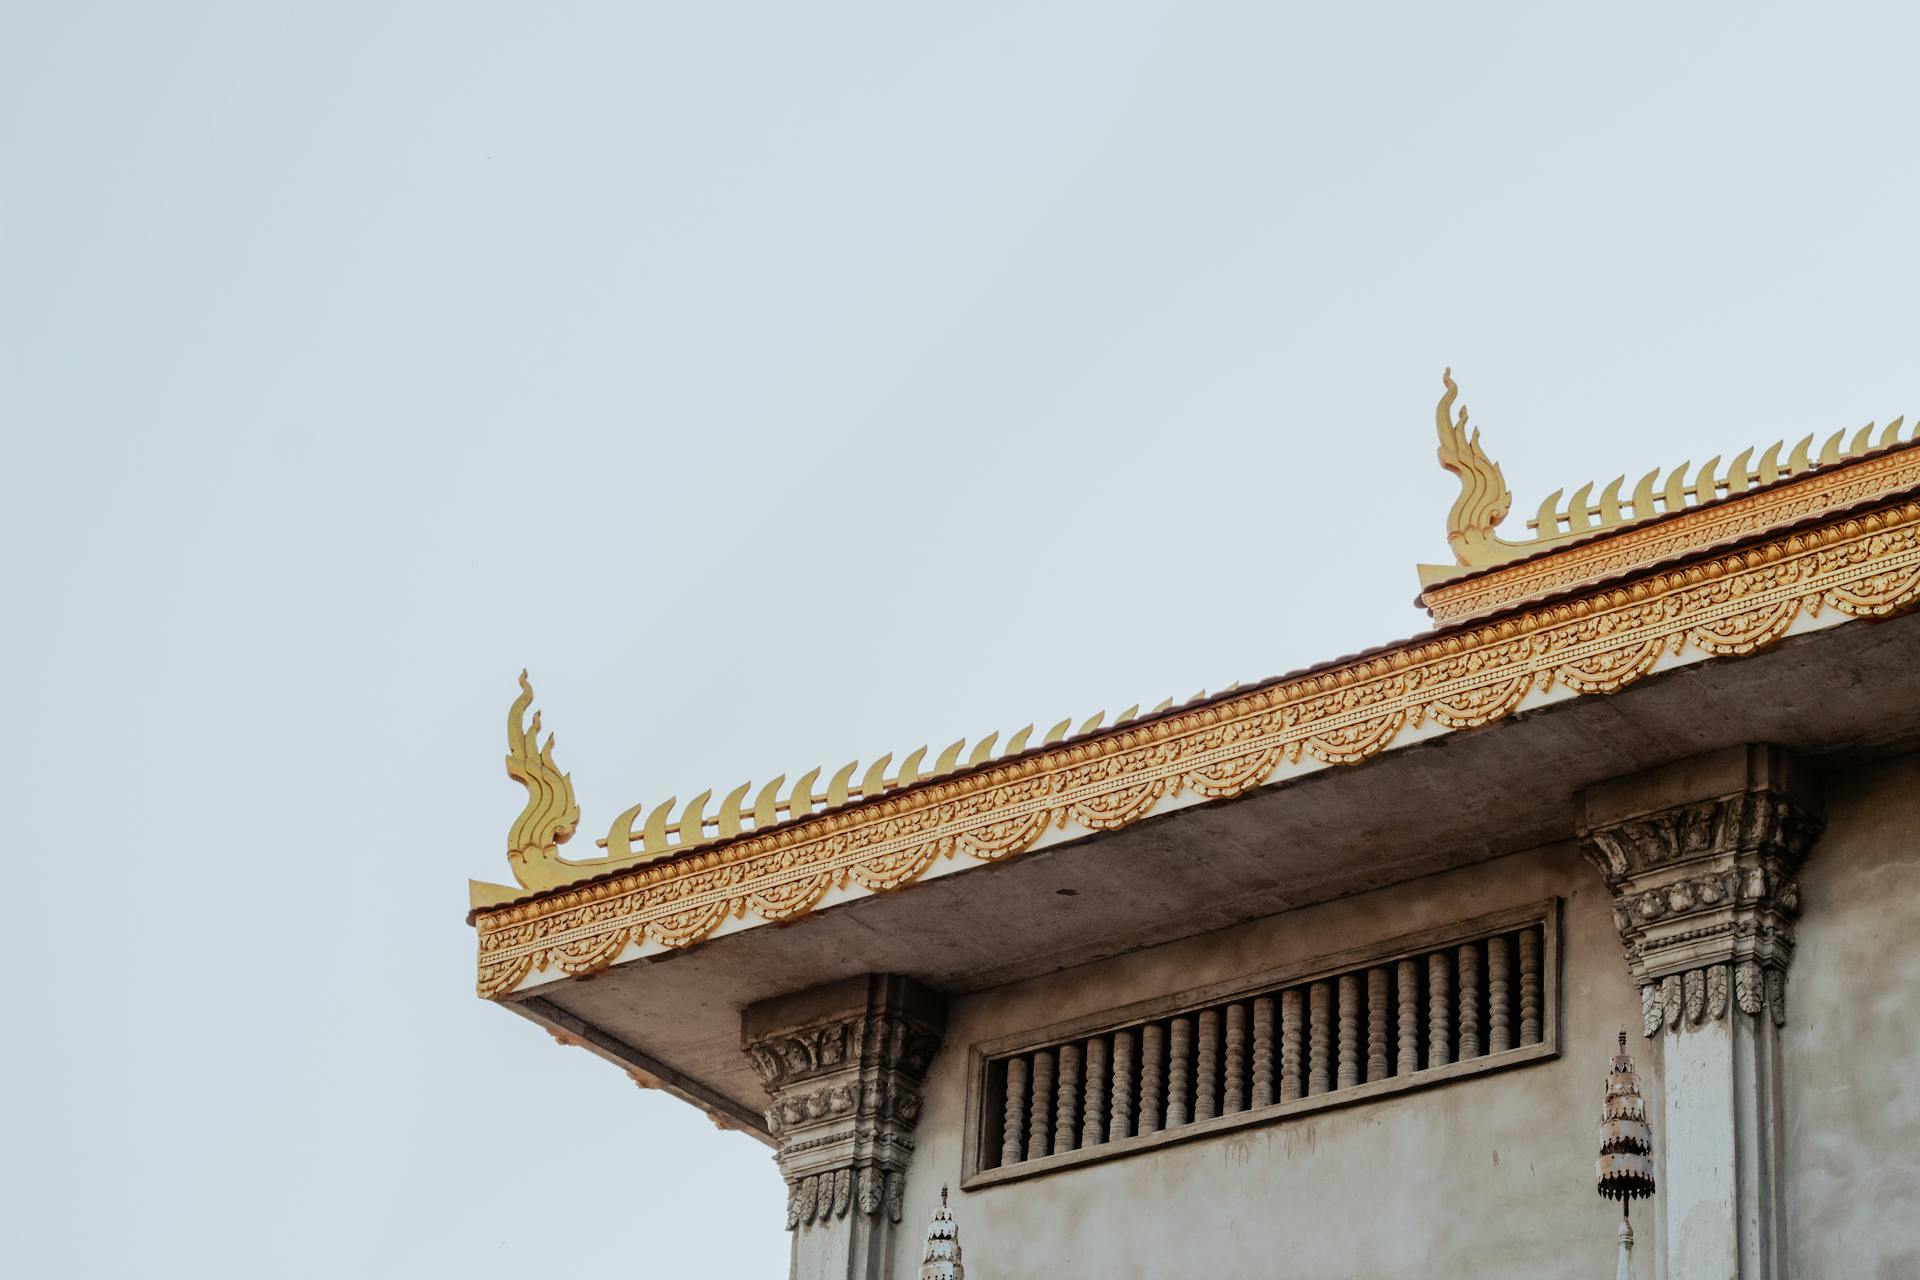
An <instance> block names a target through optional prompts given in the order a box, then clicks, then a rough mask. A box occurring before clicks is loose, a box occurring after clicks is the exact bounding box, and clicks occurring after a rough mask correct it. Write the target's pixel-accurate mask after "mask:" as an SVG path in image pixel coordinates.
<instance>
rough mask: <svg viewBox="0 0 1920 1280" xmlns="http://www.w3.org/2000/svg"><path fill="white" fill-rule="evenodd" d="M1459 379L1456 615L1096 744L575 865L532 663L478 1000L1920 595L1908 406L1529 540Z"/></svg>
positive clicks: (867, 781) (573, 807)
mask: <svg viewBox="0 0 1920 1280" xmlns="http://www.w3.org/2000/svg"><path fill="white" fill-rule="evenodd" d="M1456 395H1457V390H1456V388H1455V386H1454V384H1453V381H1452V378H1451V375H1449V376H1448V377H1447V378H1446V395H1445V396H1444V397H1443V398H1442V400H1441V402H1440V409H1439V412H1438V415H1437V416H1438V420H1439V425H1440V442H1441V451H1440V458H1441V462H1442V465H1444V466H1446V467H1447V468H1448V469H1449V470H1451V471H1454V472H1455V473H1456V474H1457V475H1459V476H1460V481H1461V496H1460V499H1459V500H1458V501H1457V502H1456V503H1455V504H1454V507H1453V511H1452V514H1451V516H1450V518H1449V528H1448V534H1449V541H1451V542H1452V543H1453V545H1454V547H1455V551H1456V555H1457V556H1458V557H1459V558H1460V559H1461V561H1462V563H1461V564H1460V565H1459V566H1456V567H1455V568H1452V569H1447V570H1440V571H1436V572H1435V573H1434V574H1433V576H1432V577H1431V578H1430V584H1431V585H1429V586H1428V588H1427V590H1426V591H1425V592H1424V593H1423V596H1422V600H1423V602H1424V603H1426V605H1427V606H1428V608H1429V609H1430V610H1431V611H1432V612H1433V614H1434V618H1435V620H1436V622H1439V623H1440V624H1441V625H1442V626H1443V627H1445V628H1446V629H1445V630H1442V631H1438V632H1434V633H1431V634H1429V635H1427V636H1424V637H1419V638H1416V639H1414V640H1410V641H1406V642H1403V643H1400V644H1396V645H1391V646H1387V647H1385V648H1382V649H1380V650H1377V651H1374V652H1371V653H1369V654H1365V655H1361V656H1359V657H1356V658H1351V659H1345V660H1342V661H1339V662H1336V663H1330V664H1327V665H1324V666H1322V667H1318V668H1314V669H1310V670H1307V671H1303V672H1300V673H1297V674H1295V675H1292V676H1287V677H1280V678H1276V679H1273V680H1269V681H1265V682H1262V683H1259V684H1256V685H1253V686H1251V687H1248V688H1245V689H1229V690H1227V691H1225V692H1223V693H1221V694H1217V695H1215V696H1213V697H1212V698H1206V697H1204V696H1199V697H1196V698H1195V699H1194V700H1192V701H1190V702H1188V703H1186V704H1184V705H1182V706H1179V707H1173V706H1171V705H1170V704H1167V703H1163V704H1162V705H1161V706H1160V707H1156V708H1154V709H1153V710H1152V711H1150V712H1148V713H1146V714H1144V715H1141V714H1138V713H1137V708H1128V710H1127V711H1126V712H1123V713H1122V714H1121V716H1119V717H1118V718H1117V719H1116V720H1115V721H1113V722H1112V723H1107V722H1106V721H1105V719H1104V717H1100V716H1096V717H1093V718H1091V719H1089V720H1087V721H1084V722H1082V723H1081V724H1080V725H1079V727H1078V729H1077V730H1075V731H1074V732H1073V735H1072V736H1071V737H1069V736H1068V732H1069V729H1071V728H1072V722H1071V721H1061V722H1060V723H1059V724H1057V725H1055V726H1054V727H1053V728H1052V729H1051V730H1049V731H1048V732H1047V733H1046V734H1044V735H1042V740H1041V741H1040V742H1039V743H1038V744H1036V745H1032V746H1030V745H1029V743H1030V742H1031V739H1032V735H1033V730H1032V728H1031V727H1029V728H1027V729H1023V730H1021V731H1020V732H1018V733H1016V734H1014V735H1013V736H1012V737H1011V738H1009V739H1008V740H1007V741H1006V743H1005V745H1004V746H1001V745H1000V743H999V738H998V735H989V736H988V737H987V738H985V739H983V740H981V742H979V743H978V744H976V745H975V746H974V747H973V749H972V750H971V751H968V750H967V749H966V744H965V743H964V742H961V743H955V744H953V745H952V746H950V747H948V748H947V749H946V750H945V751H943V752H942V753H941V754H940V755H939V757H938V758H937V759H936V760H935V761H934V763H933V764H932V765H931V766H930V767H924V761H925V754H926V750H925V748H922V749H920V750H918V751H915V752H912V753H910V754H909V755H908V756H906V757H905V758H904V759H903V760H902V761H901V763H900V765H899V766H898V767H897V768H894V767H893V766H892V757H891V756H882V757H881V758H880V759H879V760H878V761H875V762H874V763H873V764H871V765H869V766H867V767H866V769H865V770H864V771H863V770H861V769H860V767H859V766H858V765H856V764H848V765H845V766H843V767H842V768H841V769H839V770H838V771H836V772H835V773H834V774H833V775H832V777H831V778H829V780H828V782H827V784H826V786H825V787H824V788H821V787H820V786H819V784H818V779H819V777H820V775H821V773H822V772H823V771H822V770H819V769H814V770H811V771H809V772H808V773H806V774H805V775H803V776H802V777H801V778H800V779H799V780H798V781H797V782H795V783H794V784H793V786H792V787H787V786H786V785H785V781H784V778H776V779H775V780H774V781H773V782H771V783H768V784H766V785H765V786H763V787H761V788H760V789H759V790H758V792H757V793H755V792H754V790H753V788H752V787H751V786H750V785H746V784H743V785H741V786H738V787H736V788H734V789H733V790H732V791H730V792H729V793H728V794H727V795H726V797H725V798H724V799H723V800H722V801H721V802H720V805H719V807H718V809H717V811H715V812H713V813H709V812H708V805H709V803H710V801H711V797H712V794H713V793H712V792H711V791H708V792H703V793H701V795H699V796H697V797H696V798H695V799H694V800H693V801H692V802H691V803H689V804H688V805H686V806H685V807H684V808H681V809H680V810H679V816H678V817H677V818H675V817H674V812H675V808H676V804H677V802H676V801H673V800H669V801H667V802H665V803H663V804H658V805H654V806H651V807H649V806H646V805H635V806H633V807H632V808H629V809H627V810H625V811H624V812H622V813H621V814H620V815H619V816H618V817H617V818H615V820H614V822H613V826H612V829H611V830H610V831H609V833H608V836H607V838H606V839H605V840H603V841H601V844H602V846H603V847H604V848H605V849H606V850H607V853H606V855H605V856H603V857H601V858H596V859H591V860H584V861H570V860H567V859H563V858H561V857H560V855H559V846H560V845H561V844H563V843H565V842H566V840H567V839H568V838H569V837H570V836H571V835H572V834H573V831H574V828H575V826H576V824H577V823H578V821H579V807H578V805H577V804H576V802H575V800H574V795H573V786H572V783H571V781H570V780H569V778H568V777H567V775H565V774H564V773H561V772H560V771H559V769H558V768H557V767H556V766H555V764H554V761H553V742H552V738H551V736H549V738H548V740H547V742H546V743H545V745H543V746H542V745H539V744H538V734H539V716H538V715H537V714H536V715H535V716H534V719H533V722H532V725H531V726H526V725H525V721H524V717H525V715H526V713H527V711H528V710H529V709H530V707H531V706H532V700H533V694H532V687H531V685H530V684H529V683H528V682H527V679H526V676H525V674H524V673H523V674H522V676H521V693H520V696H519V698H517V699H516V700H515V701H514V704H513V709H512V711H511V713H510V715H509V717H508V727H507V738H508V747H509V754H508V756H507V769H508V772H509V773H510V774H511V775H512V776H513V777H514V778H515V779H516V780H518V781H520V782H521V783H522V784H523V785H525V786H526V788H527V793H528V797H527V805H526V808H525V809H524V810H523V811H522V813H521V815H520V817H519V818H518V819H517V820H516V821H515V823H514V826H513V829H512V832H511V834H510V836H509V839H508V859H509V862H510V864H511V865H512V866H513V869H514V875H515V878H516V880H517V881H518V882H519V885H520V888H519V889H517V890H516V889H513V888H510V887H507V886H500V885H486V884H480V883H475V884H474V885H473V894H472V906H473V913H472V917H471V918H472V920H473V922H474V924H475V926H476V929H477V932H478V934H479V945H480V955H479V982H478V988H479V992H480V994H481V995H482V996H485V997H489V998H497V997H501V996H505V995H509V994H511V993H513V992H515V991H517V990H521V989H523V988H524V987H526V986H528V985H532V984H535V983H538V982H543V981H550V980H552V979H553V978H557V977H563V976H579V975H583V974H589V973H594V972H597V971H598V970H600V969H604V968H606V967H607V966H608V965H611V964H613V963H615V962H616V961H618V960H621V959H623V958H627V957H631V956H638V955H646V954H656V953H659V952H662V951H668V950H674V949H679V948H684V947H689V946H693V945H695V944H697V943H699V942H701V941H703V940H704V939H706V938H709V937H711V936H713V935H714V934H715V933H716V932H719V931H722V930H724V929H730V928H735V927H739V928H748V927H752V926H753V925H754V924H756V923H760V922H777V921H785V920H791V919H794V918H796V917H799V916H802V915H805V914H806V913H808V912H809V911H812V910H814V909H815V908H816V907H817V906H819V905H820V904H821V903H822V901H823V900H824V899H826V898H827V897H828V895H829V894H835V895H838V896H837V897H836V898H835V899H834V900H836V901H838V900H842V899H843V898H846V897H849V896H855V897H857V896H860V895H863V894H873V893H883V892H888V891H891V890H893V889H897V888H899V887H901V886H903V885H906V884H909V883H912V882H914V881H915V880H918V879H921V878H923V877H926V876H930V875H936V874H944V873H945V870H948V869H958V868H959V867H961V866H965V865H971V864H979V863H984V862H993V861H998V860H1001V859H1004V858H1008V857H1012V856H1014V855H1017V854H1020V853H1023V852H1025V851H1027V850H1029V849H1033V848H1035V847H1037V846H1039V845H1041V844H1044V843H1047V842H1050V841H1052V840H1056V839H1073V838H1077V836H1079V835H1082V834H1086V833H1091V832H1100V831H1114V830H1118V829H1121V828H1124V827H1127V826H1131V825H1133V824H1134V823H1137V822H1139V821H1141V820H1143V819H1144V818H1146V817H1148V816H1150V815H1153V814H1155V813H1164V812H1168V811H1170V810H1171V809H1173V808H1176V807H1183V806H1185V805H1188V804H1197V803H1201V802H1203V801H1206V800H1213V799H1224V798H1228V797H1232V796H1237V795H1242V794H1244V793H1246V792H1248V791H1250V790H1252V789H1254V788H1256V787H1260V786H1263V785H1266V784H1267V783H1269V782H1273V781H1278V780H1279V779H1280V778H1282V777H1285V776H1298V775H1300V774H1302V773H1304V772H1308V771H1312V770H1316V769H1320V768H1327V767H1337V766H1341V765H1347V764H1353V763H1357V762H1359V761H1362V760H1366V759H1369V758H1371V757H1372V756H1374V755H1377V754H1378V753H1380V752H1382V751H1385V750H1388V749H1389V748H1391V747H1393V746H1394V745H1396V744H1397V743H1400V742H1403V741H1407V740H1409V739H1411V738H1412V737H1415V736H1422V737H1430V736H1433V735H1435V734H1440V733H1447V732H1451V731H1454V730H1459V729H1465V728H1473V727H1477V726H1480V725H1486V724H1490V723H1493V722H1495V721H1497V720H1500V719H1502V718H1504V717H1506V716H1509V715H1512V714H1514V713H1515V712H1517V711H1520V710H1524V709H1528V708H1531V707H1535V706H1540V705H1543V704H1545V703H1548V702H1551V701H1554V700H1558V699H1562V698H1567V697H1580V696H1586V695H1591V694H1605V693H1612V692H1615V691H1616V690H1619V689H1622V688H1624V687H1626V686H1627V685H1629V684H1631V683H1633V682H1634V681H1636V680H1639V679H1641V678H1642V677H1644V676H1646V675H1647V674H1649V673H1651V672H1653V671H1654V670H1656V669H1658V668H1660V667H1662V666H1670V665H1676V664H1683V663H1688V662H1696V661H1702V660H1708V659H1712V658H1716V657H1721V656H1730V655H1738V654H1745V653H1751V652H1754V651H1755V650H1758V649H1761V648H1764V647H1766V646H1768V645H1770V644H1772V643H1774V642H1775V641H1777V640H1779V639H1780V638H1781V637H1783V636H1786V635H1788V634H1790V633H1794V632H1800V631H1809V630H1815V629H1820V628H1824V627H1829V626H1834V625H1839V624H1841V623H1844V622H1846V621H1847V620H1849V619H1853V618H1879V617H1886V616H1889V615H1891V614H1894V613H1897V612H1901V611H1903V610H1906V609H1908V608H1910V607H1912V606H1913V605H1914V604H1915V603H1916V602H1920V447H1915V444H1914V441H1913V440H1912V439H1911V438H1910V437H1909V438H1908V439H1906V440H1904V441H1903V440H1902V439H1901V433H1900V424H1899V422H1897V421H1896V422H1895V423H1894V424H1893V425H1892V426H1890V427H1888V428H1886V429H1885V430H1884V431H1882V432H1879V433H1878V435H1877V437H1876V436H1875V434H1874V433H1873V430H1872V429H1871V428H1862V429H1861V430H1860V431H1858V432H1855V433H1853V436H1852V439H1851V440H1849V441H1845V442H1843V441H1842V439H1841V438H1840V437H1835V438H1834V439H1831V440H1829V441H1828V442H1827V443H1826V445H1825V446H1824V447H1823V448H1822V449H1821V450H1820V451H1819V454H1818V455H1817V456H1816V455H1815V454H1814V453H1813V452H1812V447H1811V443H1810V441H1802V442H1801V444H1800V445H1798V446H1796V447H1795V448H1794V449H1793V450H1792V451H1791V452H1790V453H1789V456H1788V458H1787V460H1786V461H1785V462H1784V463H1781V462H1779V461H1778V458H1779V454H1780V453H1781V451H1782V446H1780V445H1775V446H1774V447H1772V448H1770V449H1768V450H1766V451H1765V452H1764V453H1763V454H1761V455H1760V457H1761V462H1760V464H1759V466H1758V467H1757V468H1754V469H1749V465H1748V464H1749V460H1750V459H1751V456H1752V454H1753V451H1752V450H1747V451H1744V452H1743V453H1742V454H1740V455H1739V456H1738V457H1737V458H1736V459H1735V465H1734V466H1732V467H1730V468H1729V469H1728V472H1727V474H1726V475H1724V476H1723V475H1721V474H1720V473H1719V469H1718V459H1715V460H1714V461H1712V462H1710V463H1708V464H1707V465H1706V466H1703V467H1701V468H1700V469H1699V470H1698V471H1693V472H1691V477H1692V478H1691V480H1686V479H1685V478H1684V477H1686V476H1687V473H1688V472H1689V468H1688V467H1687V466H1685V465H1683V466H1682V467H1680V468H1676V469H1674V471H1673V472H1670V473H1668V479H1667V481H1666V483H1665V484H1664V485H1661V486H1658V487H1654V486H1653V485H1652V482H1651V481H1642V483H1641V484H1640V485H1639V486H1636V490H1635V495H1634V497H1633V499H1632V500H1631V502H1630V503H1629V504H1622V503H1620V502H1619V501H1618V494H1619V491H1620V489H1621V488H1622V486H1623V484H1624V481H1623V480H1622V481H1616V482H1614V483H1613V484H1611V485H1609V486H1607V489H1606V490H1605V491H1603V494H1602V500H1601V502H1600V503H1599V505H1598V506H1587V505H1586V504H1587V497H1586V495H1587V494H1588V493H1589V492H1590V491H1591V489H1592V486H1591V485H1588V486H1585V487H1583V488H1582V489H1581V490H1580V491H1578V492H1577V493H1576V494H1575V497H1574V500H1573V501H1572V502H1570V503H1569V504H1568V505H1567V507H1566V508H1564V509H1562V508H1560V507H1559V505H1558V501H1559V500H1558V496H1557V495H1555V496H1554V498H1553V499H1552V500H1550V501H1549V502H1548V503H1546V504H1544V505H1543V507H1542V512H1543V513H1546V514H1543V516H1542V517H1541V519H1540V521H1538V522H1537V525H1536V527H1539V526H1542V525H1544V526H1546V527H1548V529H1549V532H1548V533H1547V534H1546V535H1543V536H1542V537H1539V538H1536V539H1535V540H1533V541H1531V542H1525V543H1514V542H1508V541H1505V540H1502V539H1500V538H1498V537H1497V535H1496V534H1495V533H1494V529H1495V528H1496V527H1497V525H1498V523H1499V521H1500V520H1501V518H1503V516H1504V515H1505V512H1506V509H1507V507H1508V506H1509V505H1510V498H1509V496H1508V491H1507V488H1506V484H1505V480H1504V478H1503V477H1502V476H1501V474H1500V469H1499V467H1498V465H1497V464H1495V463H1493V462H1492V461H1491V460H1490V459H1489V458H1487V456H1486V454H1485V452H1484V451H1483V450H1482V449H1481V447H1480V443H1479V439H1478V435H1477V433H1472V432H1470V431H1469V429H1468V426H1467V420H1466V414H1465V410H1464V409H1462V410H1460V411H1459V412H1458V413H1457V414H1455V413H1454V411H1453V402H1454V399H1455V397H1456ZM1841 434H1842V436H1844V435H1845V434H1846V433H1841ZM1655 474H1656V475H1657V474H1658V473H1655ZM1675 476H1681V477H1683V479H1679V480H1676V479H1675V478H1674V477H1675ZM1742 477H1744V478H1742ZM1768 477H1771V478H1768ZM1648 491H1651V492H1652V493H1653V495H1654V498H1653V500H1652V501H1649V502H1643V501H1642V498H1641V495H1642V493H1643V492H1648ZM1609 495H1611V496H1609ZM1706 495H1711V496H1706ZM1582 511H1583V512H1584V513H1585V515H1584V520H1585V523H1581V524H1579V527H1578V528H1577V529H1576V528H1575V527H1573V526H1574V525H1575V524H1576V523H1577V520H1576V517H1575V515H1574V514H1573V513H1575V512H1582ZM1555 512H1557V513H1558V514H1557V515H1556V514H1553V513H1555ZM1616 516H1617V519H1616ZM642 812H645V813H646V815H647V816H646V817H645V818H644V819H641V817H640V815H641V814H642ZM636 828H637V829H636ZM636 846H637V847H636Z"/></svg>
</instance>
